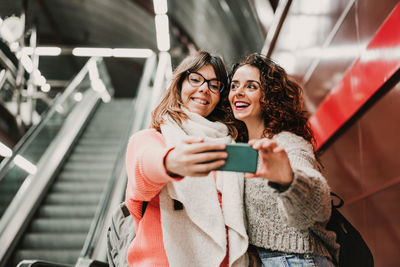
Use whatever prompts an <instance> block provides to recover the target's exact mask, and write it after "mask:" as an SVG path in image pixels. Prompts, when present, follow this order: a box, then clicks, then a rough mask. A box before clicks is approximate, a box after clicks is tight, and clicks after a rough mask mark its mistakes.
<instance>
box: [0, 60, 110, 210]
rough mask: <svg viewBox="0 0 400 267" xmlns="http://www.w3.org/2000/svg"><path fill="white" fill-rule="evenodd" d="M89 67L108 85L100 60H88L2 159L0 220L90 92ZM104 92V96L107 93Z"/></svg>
mask: <svg viewBox="0 0 400 267" xmlns="http://www.w3.org/2000/svg"><path fill="white" fill-rule="evenodd" d="M89 64H91V65H92V69H93V68H96V70H98V73H99V76H98V77H99V78H100V79H101V80H100V81H101V82H103V83H105V84H110V79H109V77H108V76H107V72H106V70H105V66H104V63H103V61H102V60H95V59H91V60H90V61H89V62H88V63H87V64H86V65H85V67H84V68H83V69H82V70H81V71H80V72H79V74H78V75H77V76H76V77H75V78H74V79H73V80H72V82H71V84H70V85H69V86H68V87H67V88H66V89H65V91H64V93H63V94H62V95H60V96H59V97H57V98H56V100H55V101H54V104H53V106H52V107H51V108H50V109H49V110H48V111H47V112H46V113H45V114H44V115H43V117H42V120H41V122H40V123H39V124H38V125H37V127H36V128H35V129H34V131H32V132H28V133H27V135H28V137H27V138H22V139H21V141H20V142H21V143H23V144H22V145H21V144H17V145H16V149H15V150H14V151H13V157H11V158H6V159H4V160H3V162H2V163H1V165H0V217H1V216H2V215H3V213H4V211H5V210H6V208H7V206H8V205H9V204H10V202H11V201H12V199H13V197H14V196H15V194H16V193H17V191H18V190H19V188H20V186H21V185H22V183H23V182H24V181H25V179H26V178H27V177H28V175H29V174H34V173H35V172H36V164H37V163H38V162H39V160H40V158H41V157H42V155H43V154H44V152H45V151H46V149H47V147H49V145H50V143H51V142H52V141H53V140H54V139H55V137H56V136H57V134H58V132H59V131H60V129H61V128H62V126H63V124H64V122H65V121H66V119H67V117H68V115H69V114H70V113H71V111H72V110H73V109H74V107H75V106H76V104H77V103H78V102H79V101H80V100H81V99H82V98H83V95H84V94H85V92H87V91H88V90H90V89H92V88H93V89H94V86H93V80H92V77H91V75H89V67H88V66H89ZM103 79H104V80H103ZM96 82H99V79H96ZM105 88H107V86H106V87H105ZM104 93H107V94H108V92H103V94H104Z"/></svg>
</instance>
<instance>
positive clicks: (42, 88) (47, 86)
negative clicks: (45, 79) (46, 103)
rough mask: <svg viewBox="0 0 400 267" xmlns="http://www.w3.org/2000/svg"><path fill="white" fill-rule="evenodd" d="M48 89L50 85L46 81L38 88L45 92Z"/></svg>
mask: <svg viewBox="0 0 400 267" xmlns="http://www.w3.org/2000/svg"><path fill="white" fill-rule="evenodd" d="M50 89H51V86H50V84H48V83H45V84H43V85H42V86H41V87H40V90H42V91H43V92H45V93H48V92H49V91H50Z"/></svg>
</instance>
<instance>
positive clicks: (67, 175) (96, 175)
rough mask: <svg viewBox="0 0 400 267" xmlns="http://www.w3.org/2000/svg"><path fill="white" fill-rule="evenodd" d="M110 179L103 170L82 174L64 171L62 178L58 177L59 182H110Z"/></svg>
mask: <svg viewBox="0 0 400 267" xmlns="http://www.w3.org/2000/svg"><path fill="white" fill-rule="evenodd" d="M109 178H110V177H109V176H107V174H106V173H104V171H102V170H92V171H91V172H90V173H81V172H74V171H71V170H69V171H65V170H64V171H63V172H62V173H61V174H60V176H59V177H58V181H73V180H79V181H85V180H86V181H97V182H101V181H104V180H108V179H109Z"/></svg>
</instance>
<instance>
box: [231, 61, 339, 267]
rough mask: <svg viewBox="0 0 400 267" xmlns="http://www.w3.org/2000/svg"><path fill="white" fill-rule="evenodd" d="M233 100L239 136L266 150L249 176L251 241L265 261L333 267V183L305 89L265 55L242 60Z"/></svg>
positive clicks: (234, 72) (233, 74)
mask: <svg viewBox="0 0 400 267" xmlns="http://www.w3.org/2000/svg"><path fill="white" fill-rule="evenodd" d="M229 102H230V106H231V110H232V112H233V116H234V118H235V119H236V123H238V124H241V125H244V126H245V127H244V128H240V127H239V128H238V129H244V130H240V131H239V135H241V136H245V135H246V136H248V139H250V141H249V144H250V145H252V146H253V148H254V149H256V150H258V151H259V158H260V159H259V163H258V167H257V172H256V173H254V174H246V179H245V209H246V216H247V225H248V228H247V231H248V232H247V233H248V235H249V242H250V244H251V245H252V246H253V248H254V249H255V251H256V253H257V254H258V256H259V258H260V259H261V264H262V266H265V267H272V266H274V267H279V266H282V267H284V266H293V267H294V266H298V267H300V266H301V267H309V266H310V267H311V266H313V267H315V266H317V267H333V266H334V264H333V262H334V261H337V260H338V253H339V245H338V244H337V243H336V239H335V238H336V236H335V233H334V232H331V231H328V230H327V229H326V227H325V226H326V223H327V222H328V220H329V217H330V213H331V200H330V189H329V186H328V184H327V182H326V180H325V178H324V177H323V176H322V175H321V173H320V172H319V171H318V170H317V169H316V168H315V166H316V164H315V153H314V150H313V146H312V144H311V141H312V140H313V135H312V131H311V129H310V126H309V125H308V123H307V117H306V112H305V111H304V109H303V100H302V89H301V87H300V86H299V85H298V84H297V83H296V82H295V81H293V80H292V79H290V78H289V77H288V75H287V74H286V72H285V70H284V69H283V68H281V67H280V66H279V65H277V64H275V63H274V62H273V61H271V60H270V59H268V58H266V57H265V56H262V55H260V54H252V55H249V56H248V57H247V58H246V59H245V60H243V61H241V62H239V63H237V64H235V65H234V67H233V69H232V72H231V74H230V92H229Z"/></svg>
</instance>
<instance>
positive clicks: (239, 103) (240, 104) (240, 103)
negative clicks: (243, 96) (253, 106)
mask: <svg viewBox="0 0 400 267" xmlns="http://www.w3.org/2000/svg"><path fill="white" fill-rule="evenodd" d="M235 106H236V107H237V108H244V107H248V106H249V104H247V103H243V102H238V103H235Z"/></svg>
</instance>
